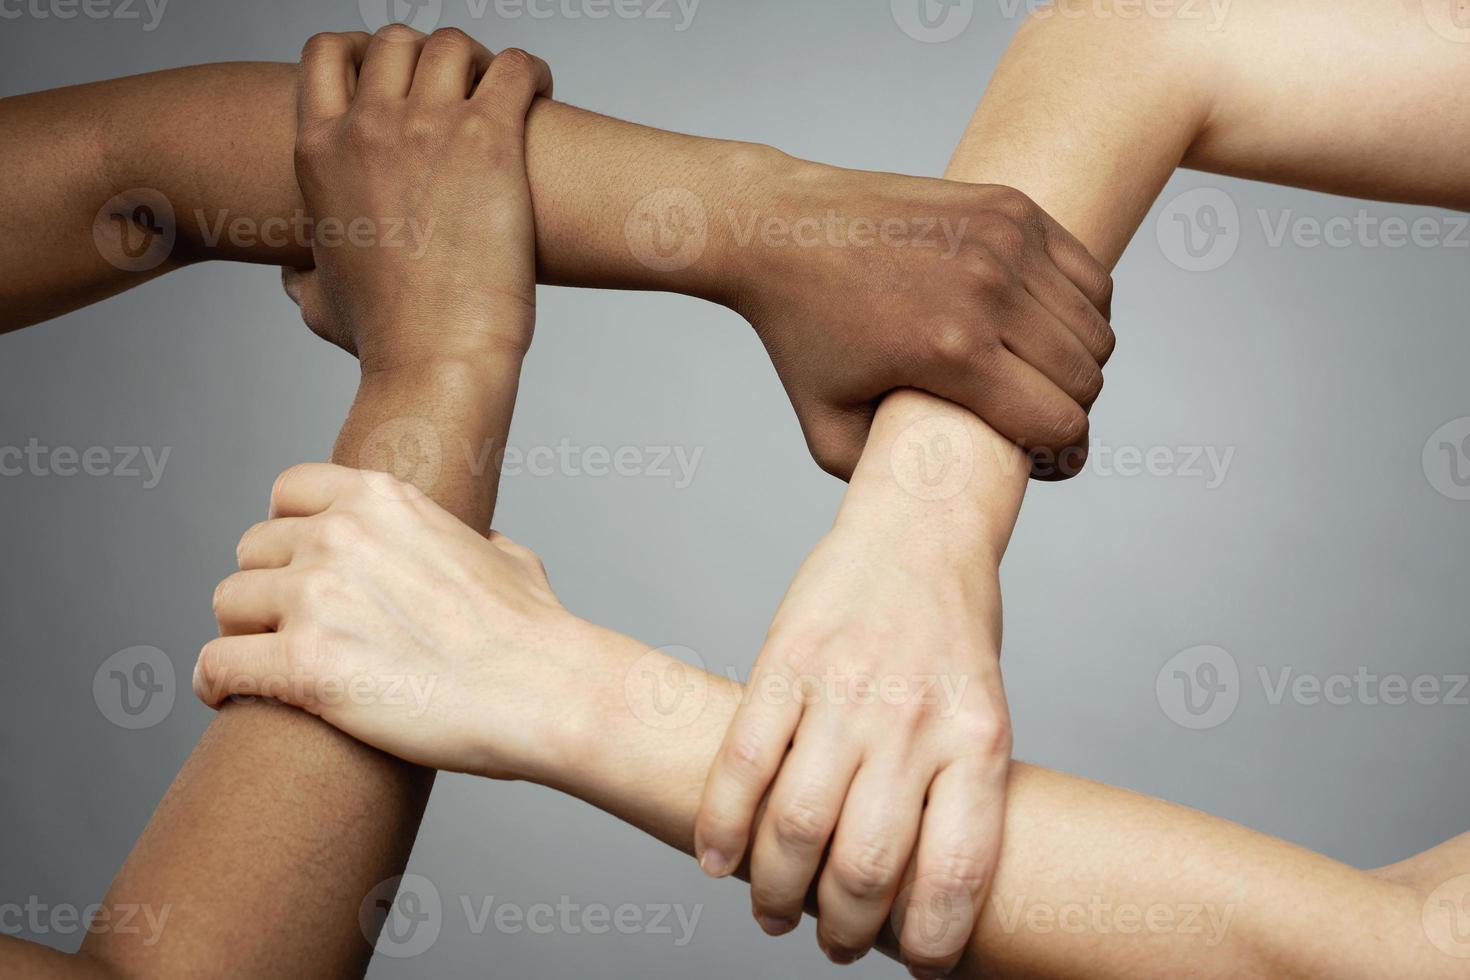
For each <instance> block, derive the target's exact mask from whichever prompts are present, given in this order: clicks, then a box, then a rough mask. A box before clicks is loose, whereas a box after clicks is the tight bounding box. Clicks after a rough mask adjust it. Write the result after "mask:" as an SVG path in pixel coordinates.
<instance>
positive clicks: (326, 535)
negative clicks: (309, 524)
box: [313, 512, 363, 551]
mask: <svg viewBox="0 0 1470 980" xmlns="http://www.w3.org/2000/svg"><path fill="white" fill-rule="evenodd" d="M313 530H314V532H315V535H316V541H317V544H318V545H320V546H321V547H322V548H324V549H326V550H327V551H348V550H351V549H352V548H355V547H356V546H357V545H358V544H359V543H360V542H361V540H362V537H363V527H362V524H361V523H359V522H358V520H357V518H355V517H353V516H352V515H351V514H346V513H342V512H335V513H329V514H323V515H321V516H320V517H318V518H316V519H315V520H314V521H313Z"/></svg>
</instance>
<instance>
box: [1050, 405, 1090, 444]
mask: <svg viewBox="0 0 1470 980" xmlns="http://www.w3.org/2000/svg"><path fill="white" fill-rule="evenodd" d="M1088 426H1089V422H1088V420H1087V413H1086V412H1085V411H1083V410H1082V407H1081V406H1080V405H1072V406H1071V407H1069V408H1067V409H1066V410H1065V411H1064V412H1062V416H1061V418H1059V419H1058V420H1057V430H1056V432H1057V441H1058V443H1060V444H1061V445H1063V446H1076V445H1079V444H1080V443H1082V442H1084V441H1085V440H1086V439H1087V432H1088Z"/></svg>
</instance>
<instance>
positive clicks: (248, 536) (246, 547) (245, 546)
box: [235, 521, 266, 565]
mask: <svg viewBox="0 0 1470 980" xmlns="http://www.w3.org/2000/svg"><path fill="white" fill-rule="evenodd" d="M265 525H266V522H265V521H258V522H257V523H255V524H252V525H251V526H250V527H249V528H247V529H246V530H245V533H244V534H242V535H240V540H239V542H238V543H237V544H236V545H235V564H236V565H239V564H241V563H242V562H244V561H245V556H246V555H248V554H249V553H250V550H251V548H253V547H254V545H255V539H256V538H257V537H259V536H260V535H261V534H262V533H264V531H265Z"/></svg>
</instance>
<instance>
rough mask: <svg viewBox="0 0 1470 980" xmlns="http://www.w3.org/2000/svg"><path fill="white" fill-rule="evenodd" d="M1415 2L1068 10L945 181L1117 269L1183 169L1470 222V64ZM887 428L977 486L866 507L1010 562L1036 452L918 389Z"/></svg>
mask: <svg viewBox="0 0 1470 980" xmlns="http://www.w3.org/2000/svg"><path fill="white" fill-rule="evenodd" d="M1436 2H1438V0H1426V5H1428V6H1432V5H1434V4H1435V3H1436ZM1412 6H1414V5H1392V4H1389V5H1384V4H1376V3H1372V2H1368V0H1351V2H1349V3H1348V4H1347V5H1345V6H1344V5H1342V4H1322V3H1313V2H1310V0H1232V2H1231V3H1230V4H1228V5H1225V8H1224V9H1225V11H1226V13H1225V15H1224V17H1223V19H1222V20H1221V21H1220V22H1219V23H1218V24H1216V23H1215V22H1214V21H1213V20H1211V19H1208V18H1206V19H1200V18H1201V17H1203V14H1204V12H1206V10H1207V8H1206V6H1205V5H1201V4H1198V3H1187V4H1186V3H1180V4H1178V5H1177V11H1176V13H1175V15H1173V16H1145V15H1143V13H1141V11H1144V10H1164V11H1167V10H1169V9H1170V8H1169V7H1168V5H1167V4H1154V5H1138V4H1130V3H1127V2H1126V0H1120V2H1118V3H1111V2H1103V3H1098V2H1096V0H1086V2H1081V0H1063V2H1062V3H1060V4H1059V5H1053V6H1052V7H1050V8H1044V9H1043V10H1042V11H1041V12H1039V13H1037V14H1035V15H1033V16H1032V17H1030V18H1029V19H1028V20H1027V22H1026V23H1025V24H1024V25H1023V26H1022V28H1021V29H1020V31H1018V33H1017V35H1016V37H1015V38H1014V40H1013V41H1012V43H1011V45H1010V47H1009V48H1008V50H1007V51H1006V54H1005V56H1004V57H1003V58H1002V59H1001V62H1000V64H999V65H998V67H997V68H996V71H995V74H994V75H993V76H992V78H991V80H990V83H989V86H988V87H987V89H986V92H985V96H984V98H983V99H982V100H981V102H980V104H979V106H978V108H977V109H976V111H975V115H974V117H973V119H972V120H971V122H970V125H969V126H968V128H967V129H966V131H965V133H964V136H963V138H962V140H961V142H960V145H959V148H958V149H957V150H956V152H955V155H954V158H953V160H952V161H951V163H950V166H949V169H948V170H947V171H946V173H945V176H946V177H948V178H949V179H952V180H961V181H967V182H972V183H993V184H1005V185H1008V186H1012V187H1015V188H1017V189H1019V190H1021V191H1023V192H1024V193H1026V194H1027V195H1028V196H1030V197H1031V198H1032V199H1033V200H1035V201H1036V202H1037V203H1038V204H1040V205H1041V207H1042V208H1044V209H1045V210H1046V211H1048V212H1049V213H1050V214H1051V215H1052V216H1053V217H1055V218H1056V219H1057V220H1058V221H1059V222H1060V223H1061V224H1062V225H1063V226H1064V227H1066V228H1067V230H1068V231H1070V232H1071V233H1072V234H1073V235H1075V236H1076V237H1077V239H1078V240H1079V241H1081V242H1082V244H1083V245H1085V246H1086V247H1087V249H1088V250H1089V251H1090V252H1092V254H1093V255H1094V256H1095V257H1096V258H1097V259H1098V260H1099V261H1101V262H1102V263H1103V264H1104V265H1106V266H1107V267H1108V268H1110V269H1111V268H1112V267H1113V266H1114V265H1116V264H1117V261H1118V259H1119V257H1121V255H1122V254H1123V250H1124V248H1125V247H1126V246H1127V244H1128V242H1129V240H1131V239H1132V237H1133V234H1134V232H1136V231H1137V229H1138V226H1139V224H1140V223H1141V222H1142V221H1143V219H1144V216H1145V215H1146V214H1147V213H1148V211H1149V208H1150V207H1152V206H1153V203H1154V200H1155V199H1156V198H1157V197H1158V195H1159V192H1160V191H1161V190H1162V189H1163V187H1164V184H1165V183H1166V182H1167V181H1168V179H1169V177H1170V175H1172V174H1173V172H1174V170H1175V169H1176V168H1177V167H1179V166H1181V165H1183V166H1189V167H1194V168H1198V169H1201V170H1208V171H1213V172H1218V173H1222V174H1230V175H1233V176H1239V177H1247V178H1254V179H1262V180H1271V181H1276V182H1279V183H1288V184H1295V185H1300V186H1304V187H1309V188H1314V189H1318V190H1324V191H1333V192H1338V193H1345V194H1355V195H1360V196H1366V197H1375V198H1382V199H1388V200H1402V201H1414V202H1425V203H1431V204H1439V205H1443V206H1447V207H1454V208H1463V209H1470V168H1466V167H1465V166H1464V160H1465V159H1466V157H1467V155H1470V58H1466V57H1465V52H1466V48H1465V46H1464V45H1460V44H1455V43H1452V42H1451V41H1449V40H1447V39H1445V38H1444V37H1442V36H1440V35H1439V34H1436V33H1435V32H1434V30H1432V29H1431V26H1430V22H1429V21H1428V20H1427V19H1426V17H1427V16H1429V13H1432V12H1428V13H1427V12H1421V11H1419V10H1416V9H1411V7H1412ZM1426 9H1427V8H1426ZM1304 37H1310V38H1312V39H1313V42H1312V43H1311V44H1310V45H1302V44H1301V43H1299V42H1300V39H1301V38H1304ZM1386 38H1392V39H1393V43H1392V44H1388V43H1385V39H1386ZM878 420H879V422H881V423H882V424H883V425H882V427H883V428H884V429H886V430H887V431H889V432H891V433H911V434H917V435H924V434H928V435H929V436H931V437H932V436H934V435H936V434H937V435H941V436H952V435H955V434H957V433H966V434H968V437H969V439H968V443H967V444H957V443H956V442H955V440H953V439H949V440H948V446H949V448H950V449H951V450H953V451H956V452H958V451H963V452H964V453H966V454H968V457H969V459H970V460H973V461H974V463H975V464H976V465H977V467H978V468H977V470H976V476H975V480H976V482H975V483H974V485H972V486H967V487H965V488H964V489H963V491H962V492H960V491H957V492H955V493H953V494H951V495H948V496H946V497H944V498H943V500H942V501H941V502H940V503H939V504H937V505H936V504H935V503H934V502H933V501H924V500H921V499H918V498H916V497H915V496H914V495H913V494H908V493H904V492H901V490H899V489H898V487H897V486H896V485H900V484H907V485H912V482H913V480H914V479H915V476H914V475H912V474H911V475H908V476H905V475H904V474H902V473H901V472H898V471H896V470H894V469H892V468H887V469H885V468H883V467H872V466H870V467H866V468H865V469H864V471H862V472H860V473H859V474H858V475H856V476H855V477H854V480H853V483H852V486H851V488H850V489H849V491H848V498H849V502H850V503H856V502H858V501H859V500H860V499H861V498H863V497H872V498H874V499H881V500H885V501H887V504H886V505H885V506H887V507H889V508H890V510H891V518H890V519H891V520H895V521H898V520H904V521H909V520H919V521H922V522H923V528H924V529H923V530H922V531H921V532H918V531H916V533H918V534H920V535H921V536H923V537H927V538H929V539H932V540H942V541H948V542H950V543H952V544H958V545H959V546H961V547H968V548H973V549H976V550H977V552H983V549H986V548H988V549H991V550H992V551H994V553H995V554H996V555H999V554H1000V553H1003V551H1004V549H1005V543H1006V541H1007V540H1008V539H1009V534H1010V528H1011V527H1012V526H1013V524H1014V522H1015V519H1016V516H1017V512H1018V510H1019V507H1020V502H1021V497H1022V494H1023V493H1024V491H1025V467H1024V466H1022V465H1021V464H1020V463H1019V458H1020V456H1019V452H1018V451H1017V450H1016V449H1015V448H1014V447H1013V446H1011V445H1010V443H1009V442H1007V441H1006V440H1004V439H1002V438H1001V437H1000V436H998V435H997V434H996V433H995V432H994V431H993V430H992V429H990V427H989V426H987V425H985V424H984V423H983V422H981V421H979V420H978V419H976V418H974V417H973V416H972V415H970V414H969V413H967V412H964V411H962V410H960V409H958V408H956V407H955V406H954V405H952V404H950V403H947V402H944V401H941V400H939V399H936V398H933V397H932V396H928V395H925V394H923V393H919V392H906V393H904V394H903V397H902V398H898V397H890V398H889V399H887V400H886V401H885V402H884V404H883V406H882V409H881V410H880V413H879V416H878ZM911 427H912V428H911ZM946 430H949V431H948V432H946ZM878 431H879V427H877V426H875V429H874V434H875V436H876V435H877V433H878ZM904 455H905V458H907V459H909V460H911V461H912V460H917V459H919V458H920V457H917V456H913V455H912V454H911V453H905V454H904ZM931 455H934V456H935V458H934V459H933V460H931V462H933V463H934V465H936V466H937V465H938V457H937V453H935V454H931ZM960 462H961V463H962V464H965V463H967V462H968V460H960ZM844 509H848V510H851V509H854V508H851V507H848V506H847V505H845V507H844Z"/></svg>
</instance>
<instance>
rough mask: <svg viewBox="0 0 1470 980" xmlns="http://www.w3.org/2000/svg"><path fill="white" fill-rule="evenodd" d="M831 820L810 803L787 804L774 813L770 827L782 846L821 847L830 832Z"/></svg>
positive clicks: (806, 848)
mask: <svg viewBox="0 0 1470 980" xmlns="http://www.w3.org/2000/svg"><path fill="white" fill-rule="evenodd" d="M832 826H833V821H832V819H831V818H830V817H829V816H828V815H827V814H826V813H823V812H822V810H821V809H819V808H818V807H816V806H813V805H812V804H810V803H805V802H796V803H792V804H789V805H788V806H786V807H785V808H783V809H782V810H781V812H780V813H778V814H777V815H776V821H775V824H774V826H773V827H772V829H773V830H774V831H775V833H776V839H777V840H778V841H780V843H781V845H782V846H783V847H790V848H799V849H802V850H810V849H812V848H816V847H821V846H822V845H823V844H825V843H826V842H827V837H828V835H830V834H831V832H832Z"/></svg>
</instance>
